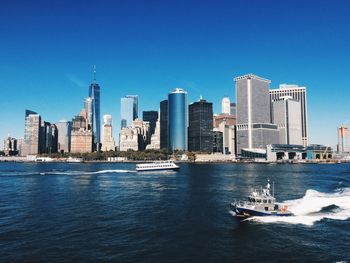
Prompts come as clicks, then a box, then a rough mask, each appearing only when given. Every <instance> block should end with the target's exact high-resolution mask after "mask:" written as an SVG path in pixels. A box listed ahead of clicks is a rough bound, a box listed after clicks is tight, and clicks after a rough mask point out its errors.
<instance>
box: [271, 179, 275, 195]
mask: <svg viewBox="0 0 350 263" xmlns="http://www.w3.org/2000/svg"><path fill="white" fill-rule="evenodd" d="M272 196H273V197H275V182H272Z"/></svg>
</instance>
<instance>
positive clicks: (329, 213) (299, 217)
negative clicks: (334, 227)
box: [248, 188, 350, 226]
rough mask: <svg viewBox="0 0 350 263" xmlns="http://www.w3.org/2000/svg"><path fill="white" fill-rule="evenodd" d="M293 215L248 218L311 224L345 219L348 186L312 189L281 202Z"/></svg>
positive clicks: (348, 215)
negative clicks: (324, 191) (332, 189)
mask: <svg viewBox="0 0 350 263" xmlns="http://www.w3.org/2000/svg"><path fill="white" fill-rule="evenodd" d="M283 203H284V204H287V205H288V209H289V210H290V211H291V212H292V213H293V216H287V217H282V216H264V217H251V218H249V219H248V220H250V221H258V222H263V223H289V224H304V225H309V226H311V225H313V224H314V223H315V222H317V221H320V220H322V219H333V220H346V219H348V218H350V188H345V189H341V190H338V191H337V192H335V193H322V192H318V191H315V190H312V189H309V190H307V191H306V193H305V196H304V197H302V198H300V199H295V200H287V201H285V202H283Z"/></svg>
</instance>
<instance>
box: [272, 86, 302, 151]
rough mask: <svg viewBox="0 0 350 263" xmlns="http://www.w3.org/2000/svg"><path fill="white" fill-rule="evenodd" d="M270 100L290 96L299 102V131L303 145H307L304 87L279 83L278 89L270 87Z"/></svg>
mask: <svg viewBox="0 0 350 263" xmlns="http://www.w3.org/2000/svg"><path fill="white" fill-rule="evenodd" d="M269 93H270V101H276V100H279V99H280V98H281V97H285V96H291V97H292V98H293V100H296V101H299V102H300V113H301V132H302V140H303V146H307V145H308V122H307V100H306V87H299V86H298V85H290V84H281V85H279V89H271V90H270V91H269Z"/></svg>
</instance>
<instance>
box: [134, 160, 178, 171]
mask: <svg viewBox="0 0 350 263" xmlns="http://www.w3.org/2000/svg"><path fill="white" fill-rule="evenodd" d="M179 169H180V167H179V166H178V165H176V164H175V163H174V162H173V161H163V162H162V161H159V162H152V163H140V164H136V171H137V172H145V171H160V170H172V171H177V170H179Z"/></svg>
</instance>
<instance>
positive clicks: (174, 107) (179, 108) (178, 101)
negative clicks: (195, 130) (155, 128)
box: [168, 88, 188, 150]
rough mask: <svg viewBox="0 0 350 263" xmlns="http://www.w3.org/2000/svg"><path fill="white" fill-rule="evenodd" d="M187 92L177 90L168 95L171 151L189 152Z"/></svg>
mask: <svg viewBox="0 0 350 263" xmlns="http://www.w3.org/2000/svg"><path fill="white" fill-rule="evenodd" d="M187 120H188V112H187V92H186V91H184V90H183V89H179V88H177V89H175V90H174V91H173V92H171V93H169V94H168V131H169V139H168V140H169V144H168V145H169V149H170V150H187V140H188V138H187V136H188V135H187V133H188V132H187V126H188V121H187Z"/></svg>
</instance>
